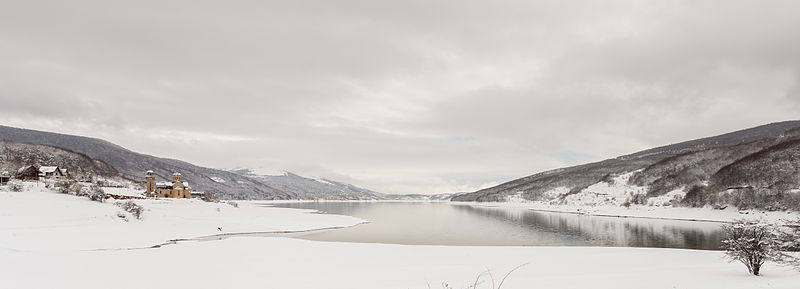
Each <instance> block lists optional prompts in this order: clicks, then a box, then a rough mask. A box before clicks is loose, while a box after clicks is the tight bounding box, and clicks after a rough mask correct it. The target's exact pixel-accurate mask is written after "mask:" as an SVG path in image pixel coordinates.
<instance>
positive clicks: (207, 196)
mask: <svg viewBox="0 0 800 289" xmlns="http://www.w3.org/2000/svg"><path fill="white" fill-rule="evenodd" d="M203 201H206V202H211V203H219V196H217V194H216V193H214V192H205V193H203Z"/></svg>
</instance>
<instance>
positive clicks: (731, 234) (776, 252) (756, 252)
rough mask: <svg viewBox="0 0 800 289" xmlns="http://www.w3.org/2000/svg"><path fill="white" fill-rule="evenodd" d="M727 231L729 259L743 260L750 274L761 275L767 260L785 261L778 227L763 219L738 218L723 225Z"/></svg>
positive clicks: (724, 243)
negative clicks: (762, 266) (762, 267)
mask: <svg viewBox="0 0 800 289" xmlns="http://www.w3.org/2000/svg"><path fill="white" fill-rule="evenodd" d="M722 229H723V231H725V235H726V236H725V240H722V244H723V248H724V249H725V254H726V256H727V257H728V259H729V260H730V261H731V262H733V261H739V262H742V264H744V265H745V266H747V270H748V271H750V274H753V275H759V274H760V270H761V265H763V264H764V262H766V261H774V262H778V263H783V262H784V261H785V257H786V255H785V254H783V253H782V252H781V242H780V236H779V234H778V230H777V227H776V226H775V225H773V224H768V223H765V222H763V221H751V220H738V221H736V222H734V223H732V224H726V225H723V226H722Z"/></svg>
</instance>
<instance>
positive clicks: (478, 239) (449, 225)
mask: <svg viewBox="0 0 800 289" xmlns="http://www.w3.org/2000/svg"><path fill="white" fill-rule="evenodd" d="M274 206H277V207H285V208H301V209H314V210H319V211H320V212H321V213H326V214H339V215H349V216H353V217H357V218H361V219H364V220H368V221H370V223H367V224H361V225H358V226H355V227H351V228H345V229H337V230H326V231H320V232H314V233H310V234H305V235H302V236H299V237H298V238H302V239H308V240H316V241H337V242H362V243H388V244H406V245H456V246H458V245H474V246H613V247H660V248H685V249H705V250H717V249H719V246H720V240H721V237H722V234H723V233H722V230H721V229H720V227H721V224H720V223H714V222H692V221H675V220H652V219H637V218H617V217H598V216H587V215H577V214H568V213H554V212H541V211H533V210H529V209H510V208H486V207H472V206H467V205H457V204H450V203H446V202H434V203H427V202H309V203H285V204H276V205H274Z"/></svg>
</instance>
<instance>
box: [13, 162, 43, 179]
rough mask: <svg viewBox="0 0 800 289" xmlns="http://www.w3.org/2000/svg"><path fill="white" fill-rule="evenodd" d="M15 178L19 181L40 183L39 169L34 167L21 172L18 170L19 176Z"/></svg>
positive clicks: (25, 168) (24, 168)
mask: <svg viewBox="0 0 800 289" xmlns="http://www.w3.org/2000/svg"><path fill="white" fill-rule="evenodd" d="M15 177H16V178H17V179H18V180H23V181H38V180H39V167H37V166H34V165H30V166H24V167H22V168H20V169H19V170H17V175H16V176H15Z"/></svg>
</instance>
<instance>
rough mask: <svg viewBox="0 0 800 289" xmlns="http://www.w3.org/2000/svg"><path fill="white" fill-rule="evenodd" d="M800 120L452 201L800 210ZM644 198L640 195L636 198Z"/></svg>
mask: <svg viewBox="0 0 800 289" xmlns="http://www.w3.org/2000/svg"><path fill="white" fill-rule="evenodd" d="M799 139H800V121H786V122H779V123H772V124H768V125H763V126H758V127H754V128H750V129H745V130H741V131H736V132H732V133H727V134H723V135H719V136H714V137H708V138H703V139H698V140H692V141H687V142H682V143H677V144H672V145H667V146H662V147H658V148H653V149H649V150H645V151H641V152H637V153H634V154H630V155H626V156H621V157H618V158H614V159H609V160H604V161H600V162H596V163H590V164H585V165H579V166H574V167H568V168H563V169H557V170H552V171H547V172H543V173H539V174H535V175H531V176H528V177H524V178H521V179H517V180H514V181H510V182H507V183H504V184H500V185H498V186H495V187H491V188H487V189H484V190H480V191H477V192H473V193H469V194H463V195H460V196H457V197H455V198H454V199H453V200H454V201H506V200H509V198H513V197H519V198H522V199H525V200H534V201H547V202H551V203H569V202H574V201H577V200H578V199H581V200H586V199H587V198H588V199H594V200H599V201H598V202H601V203H603V202H606V203H613V204H623V203H625V202H631V201H633V202H639V203H646V202H648V200H657V202H658V203H659V204H660V203H665V202H668V203H671V204H675V205H678V204H682V205H691V206H703V205H709V204H710V205H720V206H724V205H725V204H733V205H736V206H739V207H756V208H766V209H783V208H792V209H800V201H798V200H799V199H800V198H798V196H797V195H798V192H800V190H798V189H800V157H798V155H800V141H798V140H799ZM637 195H641V196H637Z"/></svg>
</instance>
